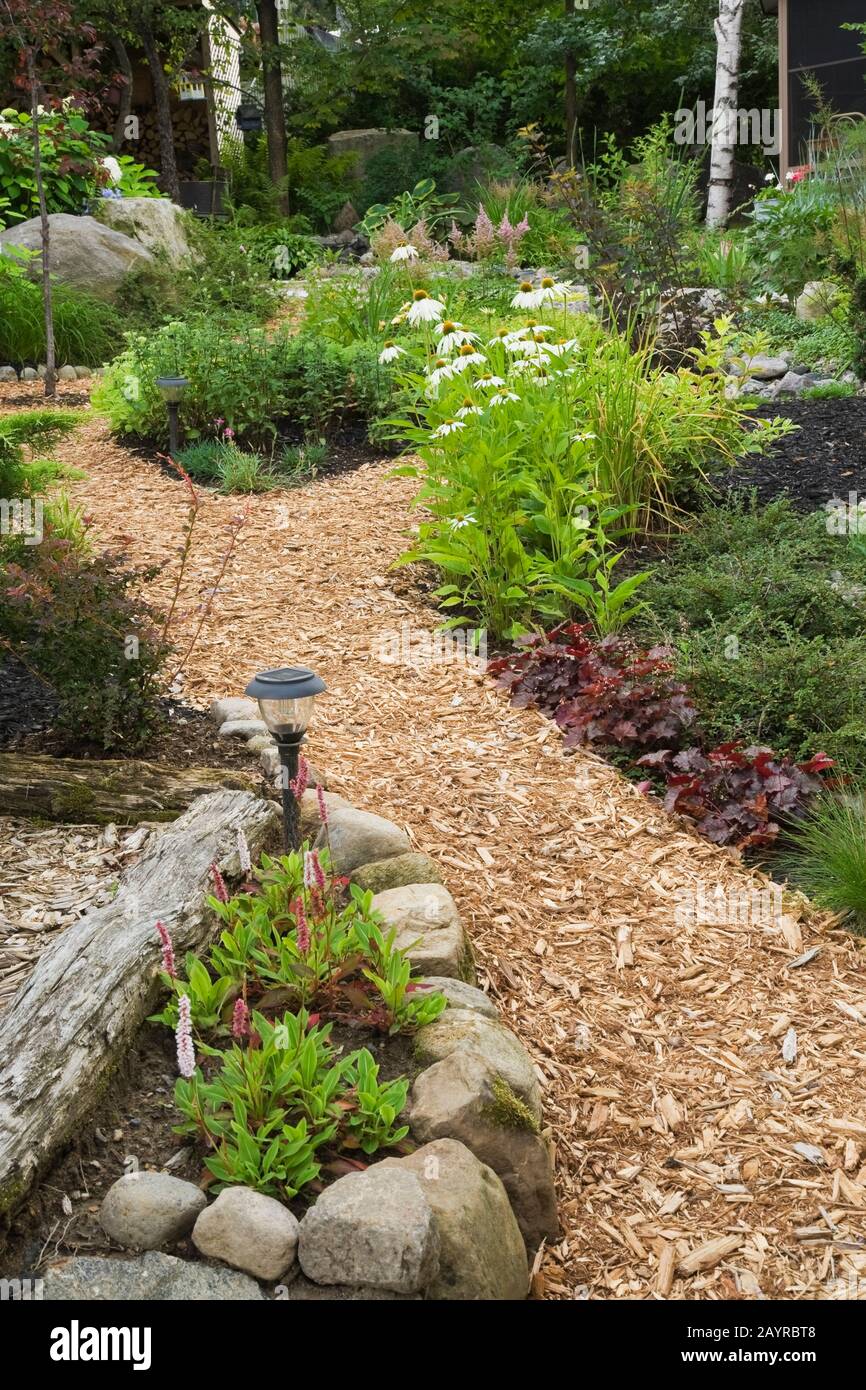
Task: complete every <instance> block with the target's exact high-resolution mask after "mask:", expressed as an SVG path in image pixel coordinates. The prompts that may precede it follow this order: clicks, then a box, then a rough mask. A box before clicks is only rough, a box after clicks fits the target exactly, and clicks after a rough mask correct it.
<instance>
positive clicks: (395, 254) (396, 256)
mask: <svg viewBox="0 0 866 1390" xmlns="http://www.w3.org/2000/svg"><path fill="white" fill-rule="evenodd" d="M389 259H390V260H391V261H392V262H395V263H396V262H398V261H417V259H418V251H417V249H416V248H415V247H414V246H413V245H412V243H411V242H409V241H404V242H403V245H402V246H395V247H394V250H393V251H392V252H391V255H390V258H389Z"/></svg>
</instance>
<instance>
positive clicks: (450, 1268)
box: [381, 1139, 529, 1301]
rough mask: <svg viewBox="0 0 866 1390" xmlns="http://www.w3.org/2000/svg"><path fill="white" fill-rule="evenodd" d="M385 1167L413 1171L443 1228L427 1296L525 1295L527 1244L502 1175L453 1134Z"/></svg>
mask: <svg viewBox="0 0 866 1390" xmlns="http://www.w3.org/2000/svg"><path fill="white" fill-rule="evenodd" d="M381 1166H382V1167H383V1168H400V1169H405V1170H406V1171H408V1172H410V1173H414V1175H415V1177H416V1178H417V1179H418V1181H419V1182H420V1184H421V1186H422V1188H423V1189H424V1195H425V1196H426V1198H427V1201H428V1202H429V1203H430V1206H431V1207H432V1209H433V1215H434V1217H435V1218H436V1226H437V1229H438V1231H439V1273H438V1274H437V1276H436V1278H435V1279H434V1280H433V1282H432V1283H431V1284H429V1285H428V1286H427V1290H426V1294H425V1297H426V1298H428V1299H436V1300H443V1301H445V1300H455V1301H456V1300H460V1301H466V1300H473V1299H485V1300H487V1299H497V1300H500V1299H523V1298H525V1297H526V1293H527V1286H528V1283H529V1270H528V1267H527V1262H526V1247H525V1246H524V1243H523V1237H522V1235H521V1233H520V1227H519V1226H518V1224H517V1221H516V1220H515V1216H514V1212H513V1211H512V1210H511V1206H510V1204H509V1201H508V1194H507V1193H506V1191H505V1188H504V1187H503V1185H502V1182H501V1181H500V1179H499V1178H498V1177H497V1176H496V1174H495V1173H494V1172H493V1169H492V1168H488V1167H487V1165H486V1164H484V1163H481V1162H480V1161H479V1160H478V1159H477V1158H476V1157H475V1155H474V1154H473V1153H472V1152H471V1151H470V1150H469V1149H468V1148H467V1147H466V1145H465V1144H460V1143H458V1142H457V1141H456V1140H454V1139H437V1140H434V1142H433V1143H432V1144H425V1145H424V1146H423V1147H422V1148H420V1149H416V1151H415V1153H413V1154H410V1155H409V1157H408V1158H386V1159H384V1160H383V1162H382V1165H381Z"/></svg>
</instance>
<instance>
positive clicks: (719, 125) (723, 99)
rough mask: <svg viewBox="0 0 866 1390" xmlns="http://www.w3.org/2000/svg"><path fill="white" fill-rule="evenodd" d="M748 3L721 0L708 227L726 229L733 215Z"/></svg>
mask: <svg viewBox="0 0 866 1390" xmlns="http://www.w3.org/2000/svg"><path fill="white" fill-rule="evenodd" d="M745 8H746V0H719V17H718V19H717V20H716V23H715V29H716V94H715V98H714V100H713V145H712V154H711V157H710V183H709V195H708V199H707V226H708V227H723V226H724V225H725V223H726V222H727V220H728V217H729V216H730V212H731V191H732V189H733V186H734V149H735V146H736V140H737V128H736V126H737V122H736V110H737V89H738V85H739V77H740V52H741V49H742V34H743V15H744V12H745Z"/></svg>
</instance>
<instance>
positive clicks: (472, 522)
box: [448, 512, 478, 531]
mask: <svg viewBox="0 0 866 1390" xmlns="http://www.w3.org/2000/svg"><path fill="white" fill-rule="evenodd" d="M477 525H478V520H477V518H476V517H474V516H473V515H472V513H471V512H467V513H466V515H465V516H455V517H454V518H453V520H452V521H450V522H449V523H448V530H449V531H462V530H463V528H464V526H477Z"/></svg>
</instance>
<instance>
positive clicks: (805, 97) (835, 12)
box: [779, 0, 866, 170]
mask: <svg viewBox="0 0 866 1390" xmlns="http://www.w3.org/2000/svg"><path fill="white" fill-rule="evenodd" d="M864 20H866V3H864V0H819V2H818V3H814V0H779V53H780V82H779V88H780V94H781V106H782V112H783V130H784V133H785V134H784V140H783V151H782V160H783V170H786V169H789V168H791V167H793V166H795V165H797V164H801V163H804V162H805V161H806V160H807V158H808V149H807V146H808V141H809V139H810V138H812V137H813V136H814V135H816V134H817V133H818V131H817V125H816V122H815V119H814V102H813V101H812V99H811V97H810V96H809V94H808V93H807V92H806V89H805V87H804V85H803V78H804V76H806V75H808V74H812V75H814V76H815V77H816V78H817V79H818V81H819V82H820V84H821V87H822V90H823V92H824V96H825V99H826V100H827V101H828V103H829V105H830V106H831V107H832V109H833V110H834V111H835V112H837V113H840V114H841V113H848V112H857V113H860V114H863V115H866V55H864V53H863V52H862V49H861V46H860V45H861V36H860V35H859V34H857V33H852V32H850V31H848V30H845V29H843V28H842V27H841V26H842V25H843V24H845V23H852V22H858V21H864Z"/></svg>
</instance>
